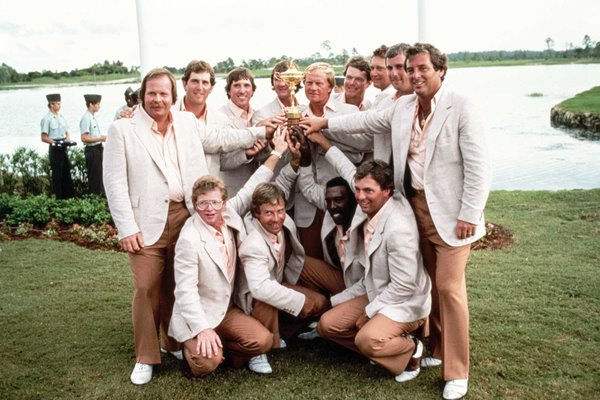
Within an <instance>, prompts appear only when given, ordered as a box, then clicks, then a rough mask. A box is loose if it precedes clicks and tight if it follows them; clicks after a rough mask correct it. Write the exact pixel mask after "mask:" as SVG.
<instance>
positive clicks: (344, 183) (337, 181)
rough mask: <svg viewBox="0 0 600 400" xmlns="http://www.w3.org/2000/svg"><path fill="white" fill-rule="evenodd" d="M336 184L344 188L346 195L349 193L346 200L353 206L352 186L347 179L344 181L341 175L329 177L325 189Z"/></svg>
mask: <svg viewBox="0 0 600 400" xmlns="http://www.w3.org/2000/svg"><path fill="white" fill-rule="evenodd" d="M337 186H343V187H345V188H346V193H348V195H349V196H348V201H349V203H350V205H351V206H355V205H356V198H355V197H354V196H353V195H352V188H351V187H350V184H349V183H348V181H346V180H345V179H344V178H342V177H341V176H336V177H335V178H331V179H330V180H328V181H327V183H326V184H325V189H329V188H332V187H337Z"/></svg>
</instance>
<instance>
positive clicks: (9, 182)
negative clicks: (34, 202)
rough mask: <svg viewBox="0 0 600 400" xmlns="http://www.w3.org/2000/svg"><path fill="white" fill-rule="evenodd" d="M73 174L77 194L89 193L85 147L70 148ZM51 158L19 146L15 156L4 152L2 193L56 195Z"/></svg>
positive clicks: (0, 157)
mask: <svg viewBox="0 0 600 400" xmlns="http://www.w3.org/2000/svg"><path fill="white" fill-rule="evenodd" d="M69 160H70V161H71V177H72V178H73V187H74V189H75V197H81V196H84V195H85V194H86V193H87V186H88V178H87V167H86V163H85V154H84V151H83V148H82V147H78V148H74V149H69ZM50 177H51V170H50V160H49V159H48V154H47V153H45V154H43V155H39V154H38V153H37V152H36V151H35V150H32V149H28V148H26V147H18V148H17V149H16V150H15V151H14V153H13V154H12V156H11V155H8V154H0V192H1V193H8V194H16V195H20V196H30V195H33V196H35V195H40V194H44V193H45V194H48V195H50V194H52V193H51V187H50V180H51V178H50Z"/></svg>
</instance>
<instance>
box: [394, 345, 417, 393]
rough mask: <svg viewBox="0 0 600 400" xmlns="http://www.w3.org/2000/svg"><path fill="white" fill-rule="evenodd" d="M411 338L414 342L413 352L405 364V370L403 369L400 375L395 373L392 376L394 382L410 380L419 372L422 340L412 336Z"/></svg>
mask: <svg viewBox="0 0 600 400" xmlns="http://www.w3.org/2000/svg"><path fill="white" fill-rule="evenodd" d="M413 340H415V344H416V347H415V352H414V353H413V355H412V357H411V358H410V361H409V362H408V365H407V366H406V370H404V371H403V372H402V373H401V374H400V375H396V377H394V379H395V380H396V382H406V381H410V380H411V379H415V378H416V377H417V376H419V373H420V372H421V368H420V365H421V356H422V355H423V342H421V341H420V340H419V339H415V338H413Z"/></svg>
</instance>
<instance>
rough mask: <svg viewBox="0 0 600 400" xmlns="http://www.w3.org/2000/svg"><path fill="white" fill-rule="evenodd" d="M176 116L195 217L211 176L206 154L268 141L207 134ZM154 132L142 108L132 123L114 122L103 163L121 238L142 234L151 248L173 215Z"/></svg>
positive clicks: (234, 133)
mask: <svg viewBox="0 0 600 400" xmlns="http://www.w3.org/2000/svg"><path fill="white" fill-rule="evenodd" d="M171 114H172V116H173V129H174V131H175V141H176V146H177V155H178V161H179V168H180V172H181V178H182V183H183V190H184V194H185V202H186V206H187V208H188V210H189V211H190V214H192V213H193V212H194V208H193V205H192V202H191V194H192V186H193V184H194V182H195V180H196V179H198V178H199V177H200V176H202V175H206V174H207V173H208V170H207V166H206V157H205V154H204V152H205V151H207V152H213V153H214V152H219V151H229V150H234V149H239V148H245V147H248V146H250V145H251V144H252V143H254V141H255V140H256V138H257V137H262V138H264V136H265V131H264V129H262V128H252V129H244V130H234V129H217V128H207V127H205V126H204V125H202V124H200V123H199V122H198V120H197V119H196V118H195V117H194V115H193V114H191V113H188V112H177V111H172V112H171ZM151 126H152V119H151V118H150V117H149V116H148V115H147V114H146V113H145V111H144V110H143V109H141V108H140V109H139V110H137V111H136V112H135V113H134V115H133V117H132V118H130V119H126V118H122V119H119V120H117V121H115V122H114V123H113V124H112V125H111V126H110V128H109V129H108V135H107V139H106V144H105V147H104V161H103V178H104V188H105V191H106V198H107V200H108V206H109V208H110V211H111V214H112V217H113V220H114V222H115V225H116V227H117V231H118V238H119V239H122V238H124V237H127V236H130V235H133V234H134V233H137V232H141V233H142V237H143V239H144V244H145V245H146V246H149V245H152V244H154V243H156V241H157V240H158V239H159V237H160V235H161V234H162V232H163V230H164V227H165V223H166V221H167V214H168V210H169V188H168V184H167V179H166V171H165V166H164V161H163V158H162V156H161V154H159V153H158V152H157V151H156V150H155V147H154V146H152V145H151V143H152V141H153V140H154V138H153V137H152V136H151V135H152V133H151Z"/></svg>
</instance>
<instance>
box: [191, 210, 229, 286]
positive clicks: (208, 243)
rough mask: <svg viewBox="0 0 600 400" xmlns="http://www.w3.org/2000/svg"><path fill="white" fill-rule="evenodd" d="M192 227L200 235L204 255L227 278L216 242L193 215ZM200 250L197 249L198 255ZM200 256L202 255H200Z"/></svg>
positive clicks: (221, 254)
mask: <svg viewBox="0 0 600 400" xmlns="http://www.w3.org/2000/svg"><path fill="white" fill-rule="evenodd" d="M194 226H195V227H196V229H197V230H198V233H199V235H200V240H201V241H202V243H203V244H204V249H205V250H206V254H208V256H209V257H210V259H211V260H212V262H214V263H215V265H216V266H217V267H219V269H220V270H221V272H223V275H224V276H225V277H227V275H228V274H227V261H226V260H225V257H223V253H222V252H221V249H220V248H219V246H218V245H217V242H216V240H215V239H214V237H212V234H211V233H210V232H209V231H208V229H207V228H206V227H205V226H204V224H203V223H202V221H201V220H200V217H199V216H198V215H197V214H196V215H194ZM200 251H201V249H198V252H199V253H200ZM201 256H202V255H201Z"/></svg>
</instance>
